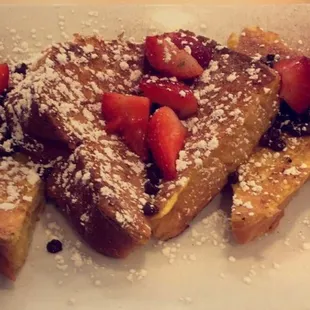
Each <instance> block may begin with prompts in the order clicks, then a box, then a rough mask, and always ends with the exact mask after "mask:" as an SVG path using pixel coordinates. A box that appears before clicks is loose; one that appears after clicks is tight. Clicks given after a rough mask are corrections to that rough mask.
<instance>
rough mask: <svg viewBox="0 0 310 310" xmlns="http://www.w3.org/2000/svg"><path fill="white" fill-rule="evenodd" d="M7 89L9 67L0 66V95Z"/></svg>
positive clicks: (5, 65)
mask: <svg viewBox="0 0 310 310" xmlns="http://www.w3.org/2000/svg"><path fill="white" fill-rule="evenodd" d="M8 87H9V67H8V65H7V64H0V94H2V93H3V92H4V91H5V90H6V89H7V88H8Z"/></svg>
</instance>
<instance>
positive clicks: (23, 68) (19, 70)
mask: <svg viewBox="0 0 310 310" xmlns="http://www.w3.org/2000/svg"><path fill="white" fill-rule="evenodd" d="M27 70H28V66H27V65H26V64H25V63H22V64H20V65H18V66H17V67H16V68H15V72H16V73H19V74H23V75H26V73H27Z"/></svg>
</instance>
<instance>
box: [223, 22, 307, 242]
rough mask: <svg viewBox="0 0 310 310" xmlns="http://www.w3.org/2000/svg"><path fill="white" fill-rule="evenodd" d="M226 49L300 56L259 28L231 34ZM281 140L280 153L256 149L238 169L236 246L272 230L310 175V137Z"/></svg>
mask: <svg viewBox="0 0 310 310" xmlns="http://www.w3.org/2000/svg"><path fill="white" fill-rule="evenodd" d="M228 46H229V47H231V48H232V49H235V50H236V51H238V52H241V53H245V54H248V55H249V56H252V57H254V58H260V57H265V56H266V55H268V54H272V55H278V57H279V58H286V57H295V56H300V55H301V54H302V52H301V51H300V50H297V49H293V48H290V47H288V45H287V44H286V43H285V42H283V41H282V40H281V39H280V37H279V36H278V35H277V34H275V33H273V32H265V31H263V30H262V29H261V28H258V27H252V28H246V29H244V30H243V31H242V35H241V36H240V37H238V36H237V35H236V34H232V35H231V36H230V38H229V39H228ZM305 52H306V53H307V51H306V49H305ZM257 53H259V55H257ZM308 55H309V54H308ZM282 139H283V141H284V142H285V144H286V148H285V149H284V150H283V151H279V152H277V151H274V150H271V149H269V148H263V147H258V148H257V150H256V151H255V153H254V154H253V155H252V156H251V157H250V159H249V161H248V162H247V163H246V164H244V165H241V167H240V168H239V170H238V171H239V182H238V183H237V184H235V185H233V191H234V196H233V207H232V217H231V223H232V233H233V235H234V237H235V239H236V241H237V242H238V243H246V242H249V241H251V240H253V239H255V238H256V237H258V236H261V235H263V234H265V233H267V232H268V231H271V230H273V229H274V228H275V227H276V226H277V225H278V223H279V221H280V219H281V218H282V216H283V215H284V208H285V207H286V206H287V204H288V203H289V201H290V200H291V198H292V197H293V196H294V195H295V194H296V192H297V191H298V190H299V188H300V187H301V186H302V185H303V184H304V183H305V182H306V181H307V180H308V178H309V176H310V160H309V158H310V137H309V136H301V137H292V136H291V135H290V134H288V133H285V134H283V137H282Z"/></svg>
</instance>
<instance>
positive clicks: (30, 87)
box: [6, 35, 151, 257]
mask: <svg viewBox="0 0 310 310" xmlns="http://www.w3.org/2000/svg"><path fill="white" fill-rule="evenodd" d="M142 65H143V50H142V47H141V44H132V43H129V42H123V41H121V40H115V41H111V42H105V41H104V40H103V39H100V38H98V37H81V36H79V35H76V36H75V39H74V40H73V41H72V42H67V43H62V44H56V45H53V46H52V47H51V48H49V49H48V50H47V51H46V52H45V54H44V56H43V57H42V58H41V59H40V60H39V61H38V62H37V63H36V64H34V65H33V67H32V68H30V69H29V70H28V73H27V76H26V78H25V79H24V80H23V81H22V82H21V83H20V84H18V85H17V87H16V88H15V89H14V90H13V91H12V92H11V93H10V94H9V97H8V100H7V102H6V110H7V115H8V118H9V119H10V120H11V123H10V127H11V128H12V132H13V134H12V136H13V138H14V139H15V140H16V142H17V144H19V145H20V146H21V148H23V147H25V145H26V144H27V142H28V140H27V139H31V140H32V141H43V143H41V144H42V145H41V146H40V149H41V152H39V157H40V156H45V155H47V156H48V155H50V154H49V151H48V149H47V148H46V146H47V145H52V146H53V145H55V144H56V145H57V144H60V145H63V146H64V149H66V150H67V151H68V152H67V153H66V154H67V156H63V160H62V161H58V163H57V165H56V166H55V169H54V170H53V172H52V174H51V176H50V178H49V179H48V181H47V194H48V196H49V198H51V199H53V200H54V201H55V203H56V205H57V206H58V208H59V209H60V210H61V211H62V213H63V214H64V215H65V216H66V218H67V219H68V221H69V222H70V223H71V224H72V225H73V226H74V227H75V228H76V230H77V231H78V232H79V233H80V234H81V236H82V237H83V238H84V239H85V240H86V241H87V242H88V243H89V244H90V245H91V246H93V247H94V249H95V250H97V251H98V252H100V253H103V254H105V255H108V256H113V257H124V256H126V255H128V254H129V252H130V251H131V250H132V249H133V248H134V247H136V246H137V245H141V244H144V243H145V242H147V240H148V239H149V238H150V235H151V229H150V226H149V223H148V220H147V219H146V218H145V217H144V215H143V212H142V207H143V205H144V204H145V203H146V199H147V195H146V194H145V193H144V179H145V178H144V174H145V172H144V164H143V163H142V162H141V161H140V159H139V158H138V156H137V155H135V154H134V153H132V152H131V151H129V150H128V148H127V147H126V145H125V144H124V143H123V142H122V141H121V140H120V139H119V138H118V137H116V136H114V135H108V134H107V133H106V132H105V129H104V128H105V122H104V120H103V117H102V115H101V97H102V94H103V93H104V92H108V91H115V92H120V93H127V94H128V93H131V92H133V91H135V90H136V86H137V85H138V82H139V78H140V76H141V75H142V69H143V67H142ZM29 145H30V148H31V147H32V146H34V147H36V146H37V145H36V143H32V142H31V143H29ZM29 145H28V146H29ZM28 146H27V148H28V151H29V150H30V148H29V147H28ZM56 149H57V148H56ZM60 149H61V148H60ZM30 153H34V155H32V156H36V154H37V153H38V151H35V152H31V150H30ZM55 155H56V156H58V155H59V154H55ZM68 156H69V157H68ZM52 157H53V156H52Z"/></svg>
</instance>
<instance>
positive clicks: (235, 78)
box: [151, 37, 279, 240]
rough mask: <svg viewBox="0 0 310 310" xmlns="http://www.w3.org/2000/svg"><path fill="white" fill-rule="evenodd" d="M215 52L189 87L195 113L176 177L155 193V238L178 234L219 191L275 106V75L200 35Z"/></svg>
mask: <svg viewBox="0 0 310 310" xmlns="http://www.w3.org/2000/svg"><path fill="white" fill-rule="evenodd" d="M199 39H200V40H204V42H205V43H206V44H207V45H209V46H210V48H211V49H212V50H213V51H214V53H213V57H212V61H211V63H210V65H209V67H208V68H207V69H206V70H205V71H204V73H203V74H202V76H201V77H200V79H199V80H198V81H197V83H196V84H195V86H194V89H195V93H196V96H197V97H199V104H200V109H199V113H198V115H197V117H195V118H192V119H189V120H188V121H187V122H186V123H185V124H186V126H187V128H188V129H189V131H190V135H189V137H188V139H187V141H186V144H185V148H184V150H182V151H181V152H180V156H179V159H178V160H177V170H178V178H177V180H176V181H174V182H166V183H164V184H163V186H162V188H161V190H160V192H159V193H158V194H157V196H156V197H155V201H154V203H155V205H156V206H158V207H159V208H160V212H159V214H157V215H156V216H154V217H153V219H152V220H151V222H152V229H153V235H154V236H155V237H156V238H159V239H162V240H167V239H170V238H172V237H175V236H177V235H178V234H180V233H181V232H182V231H183V230H184V229H186V228H187V227H188V225H189V223H190V221H191V220H192V219H193V218H194V217H195V216H196V215H197V214H198V213H199V212H200V211H201V210H202V209H203V208H204V207H205V206H206V205H207V204H208V203H209V202H210V201H211V200H212V198H213V197H214V196H215V195H216V194H218V193H219V192H220V191H221V189H222V188H223V187H224V185H225V184H226V182H227V176H228V174H229V173H230V172H232V171H234V170H235V169H236V168H237V167H238V166H239V165H240V164H241V163H242V162H244V161H245V160H246V159H247V158H248V156H249V155H250V154H251V153H252V151H253V148H254V147H255V146H256V144H257V143H258V141H259V139H260V137H261V135H262V134H263V133H264V131H265V130H266V129H267V128H268V127H269V125H270V123H271V120H272V119H273V118H274V116H275V115H276V113H277V111H278V107H279V103H278V95H277V94H278V90H279V76H278V74H277V73H275V72H274V71H273V70H270V69H269V68H268V67H267V66H265V65H263V64H261V63H253V62H252V59H251V58H249V57H248V56H246V55H243V54H240V53H237V52H234V51H232V50H230V49H228V48H225V47H223V46H221V45H219V44H217V43H215V42H214V41H211V40H208V39H203V38H201V37H200V38H199Z"/></svg>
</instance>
